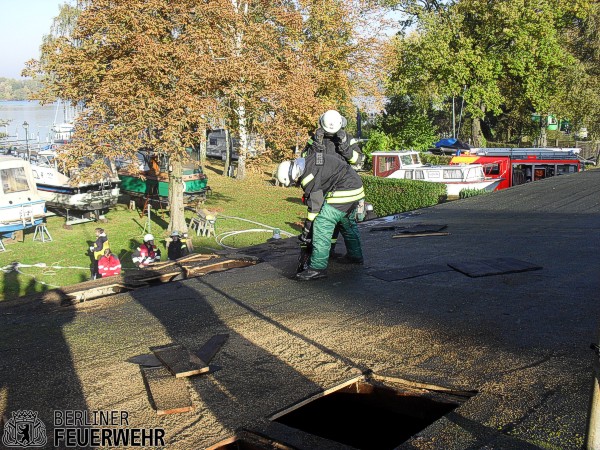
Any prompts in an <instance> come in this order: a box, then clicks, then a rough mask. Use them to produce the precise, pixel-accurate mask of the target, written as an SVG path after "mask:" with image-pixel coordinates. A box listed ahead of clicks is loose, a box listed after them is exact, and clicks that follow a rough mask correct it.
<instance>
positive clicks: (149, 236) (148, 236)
mask: <svg viewBox="0 0 600 450" xmlns="http://www.w3.org/2000/svg"><path fill="white" fill-rule="evenodd" d="M153 240H154V236H152V235H151V234H147V235H146V236H144V242H150V241H153Z"/></svg>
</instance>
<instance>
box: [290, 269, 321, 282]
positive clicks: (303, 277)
mask: <svg viewBox="0 0 600 450" xmlns="http://www.w3.org/2000/svg"><path fill="white" fill-rule="evenodd" d="M325 277H327V270H325V269H321V270H319V269H312V268H310V267H309V268H308V269H307V270H304V271H302V272H300V273H299V274H297V275H296V279H297V280H299V281H310V280H318V279H319V278H325Z"/></svg>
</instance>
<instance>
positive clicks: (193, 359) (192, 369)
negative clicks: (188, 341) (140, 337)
mask: <svg viewBox="0 0 600 450" xmlns="http://www.w3.org/2000/svg"><path fill="white" fill-rule="evenodd" d="M150 350H151V351H152V353H154V354H155V355H156V357H157V358H158V359H160V360H161V361H162V363H163V364H164V365H165V366H167V368H168V369H169V371H170V372H171V373H172V374H173V375H175V377H177V378H182V377H189V376H192V375H199V374H201V373H206V372H208V371H209V370H210V369H209V367H208V365H206V363H205V362H204V361H202V360H201V359H200V358H199V357H198V356H196V355H194V354H192V353H190V352H189V351H188V350H187V349H186V348H185V347H184V346H183V345H180V344H169V345H162V346H158V347H150Z"/></svg>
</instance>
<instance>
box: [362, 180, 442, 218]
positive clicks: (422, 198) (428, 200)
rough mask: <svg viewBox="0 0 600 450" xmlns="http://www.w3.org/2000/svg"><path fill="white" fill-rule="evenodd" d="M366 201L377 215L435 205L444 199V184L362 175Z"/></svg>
mask: <svg viewBox="0 0 600 450" xmlns="http://www.w3.org/2000/svg"><path fill="white" fill-rule="evenodd" d="M362 180H363V185H364V187H365V196H366V201H367V202H369V203H371V204H372V205H373V212H374V213H375V214H376V215H377V216H378V217H383V216H390V215H393V214H397V213H401V212H404V211H412V210H414V209H419V208H426V207H428V206H434V205H437V204H438V203H439V202H440V201H443V200H445V199H446V196H447V194H446V185H445V184H444V183H432V182H429V181H418V180H403V179H398V178H381V177H375V176H372V175H363V176H362Z"/></svg>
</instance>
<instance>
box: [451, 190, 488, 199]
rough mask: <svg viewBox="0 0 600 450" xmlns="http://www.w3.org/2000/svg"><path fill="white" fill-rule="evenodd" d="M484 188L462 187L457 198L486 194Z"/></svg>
mask: <svg viewBox="0 0 600 450" xmlns="http://www.w3.org/2000/svg"><path fill="white" fill-rule="evenodd" d="M487 193H488V191H486V190H485V189H463V190H462V191H460V192H459V193H458V198H469V197H476V196H478V195H483V194H487Z"/></svg>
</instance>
